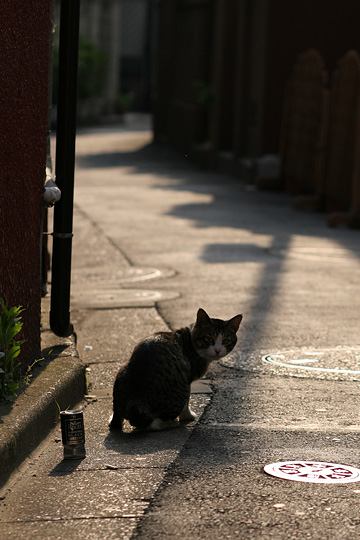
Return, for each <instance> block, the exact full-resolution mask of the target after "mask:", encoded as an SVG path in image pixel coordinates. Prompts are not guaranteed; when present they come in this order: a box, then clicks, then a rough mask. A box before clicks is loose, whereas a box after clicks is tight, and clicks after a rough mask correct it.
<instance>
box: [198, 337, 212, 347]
mask: <svg viewBox="0 0 360 540" xmlns="http://www.w3.org/2000/svg"><path fill="white" fill-rule="evenodd" d="M214 344H215V341H214V340H213V338H211V337H203V338H200V339H198V346H199V347H201V348H204V349H205V348H206V347H210V346H211V345H214Z"/></svg>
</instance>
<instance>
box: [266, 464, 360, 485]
mask: <svg viewBox="0 0 360 540" xmlns="http://www.w3.org/2000/svg"><path fill="white" fill-rule="evenodd" d="M264 471H265V472H266V473H267V474H270V475H271V476H276V477H277V478H283V479H284V480H294V481H296V482H313V483H316V484H348V483H350V482H360V469H357V468H356V467H352V466H351V465H340V464H339V463H327V462H324V461H301V460H299V461H280V462H278V463H269V464H268V465H265V467H264Z"/></svg>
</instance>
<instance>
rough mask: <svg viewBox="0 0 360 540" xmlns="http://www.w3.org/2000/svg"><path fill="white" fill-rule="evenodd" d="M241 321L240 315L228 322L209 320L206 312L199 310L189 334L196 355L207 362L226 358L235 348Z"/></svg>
mask: <svg viewBox="0 0 360 540" xmlns="http://www.w3.org/2000/svg"><path fill="white" fill-rule="evenodd" d="M241 320H242V315H236V316H235V317H233V318H232V319H230V320H228V321H222V320H221V319H211V318H210V317H209V316H208V314H207V313H206V311H204V310H203V309H201V308H200V309H199V311H198V313H197V318H196V323H195V325H194V327H193V329H192V332H191V336H192V342H193V345H194V347H195V349H196V352H197V353H198V355H199V356H201V357H202V358H205V359H206V360H209V361H211V360H218V359H219V358H223V357H224V356H226V355H227V354H228V353H229V352H230V351H231V350H232V349H233V348H234V347H235V344H236V341H237V337H236V332H237V331H238V329H239V326H240V323H241Z"/></svg>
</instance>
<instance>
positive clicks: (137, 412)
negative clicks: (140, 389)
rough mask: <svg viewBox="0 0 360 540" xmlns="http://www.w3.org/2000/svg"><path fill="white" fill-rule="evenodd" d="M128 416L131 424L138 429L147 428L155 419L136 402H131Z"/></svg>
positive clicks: (127, 412)
mask: <svg viewBox="0 0 360 540" xmlns="http://www.w3.org/2000/svg"><path fill="white" fill-rule="evenodd" d="M126 417H127V419H128V420H129V422H130V424H131V425H132V426H134V427H136V428H138V429H145V428H147V427H148V426H149V425H150V424H151V422H152V421H153V417H152V416H150V414H149V413H148V412H147V411H146V410H144V408H142V407H139V405H138V404H136V403H129V405H128V407H127V411H126Z"/></svg>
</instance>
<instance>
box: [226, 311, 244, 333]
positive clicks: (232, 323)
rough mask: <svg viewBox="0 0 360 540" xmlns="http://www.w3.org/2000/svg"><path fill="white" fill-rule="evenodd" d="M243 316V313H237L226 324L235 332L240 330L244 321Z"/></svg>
mask: <svg viewBox="0 0 360 540" xmlns="http://www.w3.org/2000/svg"><path fill="white" fill-rule="evenodd" d="M242 318H243V316H242V315H235V317H233V318H232V319H230V320H229V321H228V322H227V323H226V325H227V326H229V327H230V328H231V329H232V330H233V331H234V332H235V333H236V332H237V331H238V330H239V326H240V323H241V321H242Z"/></svg>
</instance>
